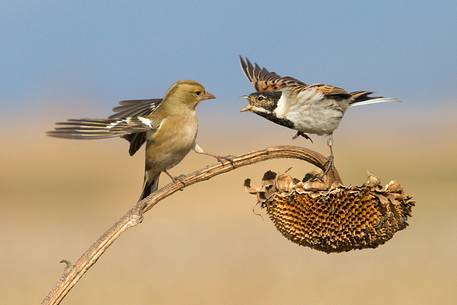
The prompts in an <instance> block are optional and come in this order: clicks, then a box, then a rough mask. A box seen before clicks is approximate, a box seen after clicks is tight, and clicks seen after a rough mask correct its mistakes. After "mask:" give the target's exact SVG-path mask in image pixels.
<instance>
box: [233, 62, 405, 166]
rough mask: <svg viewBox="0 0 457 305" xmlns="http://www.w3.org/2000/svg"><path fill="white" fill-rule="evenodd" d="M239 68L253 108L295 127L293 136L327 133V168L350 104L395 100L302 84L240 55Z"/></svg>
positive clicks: (259, 113)
mask: <svg viewBox="0 0 457 305" xmlns="http://www.w3.org/2000/svg"><path fill="white" fill-rule="evenodd" d="M240 62H241V68H242V70H243V72H244V74H245V75H246V77H247V78H248V79H249V81H250V82H251V83H252V84H253V85H254V87H255V89H256V92H254V93H251V94H250V95H248V96H244V97H246V98H247V100H248V105H247V106H246V107H244V108H243V109H241V111H250V112H254V113H256V114H258V115H260V116H262V117H264V118H266V119H268V120H270V121H272V122H275V123H276V124H279V125H282V126H285V127H288V128H291V129H294V130H296V131H297V132H296V134H295V136H294V137H293V138H294V139H295V138H296V137H298V136H303V137H305V138H307V139H310V140H311V138H310V137H309V136H308V133H309V134H316V135H327V136H328V139H327V145H328V146H329V148H330V158H329V161H330V162H329V163H328V167H327V168H328V169H329V168H330V167H331V165H332V164H333V149H332V145H333V139H332V136H333V131H334V130H335V129H336V128H337V127H338V125H339V124H340V121H341V119H342V118H343V115H344V113H345V112H346V110H347V109H348V108H349V106H358V105H368V104H376V103H387V102H397V101H399V100H398V99H395V98H385V97H381V96H371V94H372V93H373V92H369V91H354V92H347V91H346V90H344V89H342V88H338V87H335V86H332V85H326V84H311V85H308V84H305V83H304V82H302V81H300V80H298V79H295V78H293V77H290V76H284V77H282V76H279V75H278V74H276V73H275V72H270V71H268V70H267V69H265V68H261V67H260V66H259V65H257V64H252V63H251V62H250V61H249V60H248V59H247V58H243V57H241V56H240Z"/></svg>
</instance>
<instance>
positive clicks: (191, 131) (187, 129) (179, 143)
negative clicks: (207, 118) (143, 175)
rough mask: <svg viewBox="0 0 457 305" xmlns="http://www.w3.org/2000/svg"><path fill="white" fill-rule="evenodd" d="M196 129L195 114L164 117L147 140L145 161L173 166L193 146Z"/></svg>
mask: <svg viewBox="0 0 457 305" xmlns="http://www.w3.org/2000/svg"><path fill="white" fill-rule="evenodd" d="M197 131H198V121H197V118H196V116H195V115H185V116H171V117H167V118H165V119H164V120H162V123H161V124H160V126H159V128H158V130H157V131H156V132H155V133H154V134H153V135H152V136H151V138H150V139H149V140H148V144H147V147H146V155H147V156H146V158H147V161H149V162H150V163H153V164H151V165H154V164H155V165H156V166H160V167H163V169H168V168H171V167H173V166H175V165H176V164H178V163H179V162H180V161H181V160H182V159H183V158H184V157H185V156H186V155H187V154H188V153H189V151H190V150H191V149H192V148H193V147H194V144H195V139H196V137H197Z"/></svg>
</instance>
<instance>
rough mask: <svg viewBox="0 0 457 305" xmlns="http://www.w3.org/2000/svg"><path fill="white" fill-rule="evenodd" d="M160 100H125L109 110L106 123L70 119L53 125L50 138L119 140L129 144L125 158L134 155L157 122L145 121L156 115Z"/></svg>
mask: <svg viewBox="0 0 457 305" xmlns="http://www.w3.org/2000/svg"><path fill="white" fill-rule="evenodd" d="M161 102H162V99H144V100H125V101H121V102H119V106H117V107H115V108H113V111H114V114H112V115H111V116H109V117H108V118H107V119H70V120H67V121H66V122H58V123H56V125H57V127H56V128H55V129H54V130H53V131H49V132H47V134H48V135H49V136H51V137H57V138H65V139H80V140H81V139H82V140H92V139H94V140H95V139H107V138H115V137H121V138H124V139H126V140H127V141H129V142H130V148H129V154H130V155H134V154H135V153H136V152H137V151H138V150H139V149H140V147H141V146H142V145H143V143H144V142H145V141H146V135H147V132H151V131H152V132H154V131H155V130H156V129H157V126H158V124H159V122H154V121H152V120H151V119H149V118H147V116H148V115H149V114H151V113H152V112H154V111H156V110H157V108H158V107H159V106H160V104H161Z"/></svg>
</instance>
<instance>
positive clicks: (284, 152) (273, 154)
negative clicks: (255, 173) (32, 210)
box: [41, 146, 342, 305]
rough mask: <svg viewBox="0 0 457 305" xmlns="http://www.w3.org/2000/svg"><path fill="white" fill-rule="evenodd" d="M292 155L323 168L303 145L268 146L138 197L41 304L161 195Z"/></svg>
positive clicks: (69, 284)
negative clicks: (245, 167) (240, 168)
mask: <svg viewBox="0 0 457 305" xmlns="http://www.w3.org/2000/svg"><path fill="white" fill-rule="evenodd" d="M278 158H295V159H301V160H304V161H306V162H309V163H311V164H313V165H315V166H317V167H319V168H320V169H322V170H325V164H326V162H327V158H326V157H324V156H323V155H321V154H319V153H317V152H315V151H312V150H310V149H307V148H303V147H297V146H272V147H268V148H265V149H262V150H258V151H254V152H251V153H247V154H243V155H239V156H235V157H233V158H232V162H229V161H227V162H224V163H223V164H222V163H218V164H215V165H210V166H207V167H206V168H203V169H200V170H197V171H195V172H193V173H190V174H188V175H185V176H181V177H180V179H179V181H177V182H174V183H170V184H167V185H165V186H164V187H162V188H161V189H159V190H158V191H156V192H154V193H152V194H151V195H149V196H148V197H147V198H145V199H143V200H142V201H139V202H138V203H137V204H135V206H134V207H133V208H131V209H130V210H129V211H128V212H127V213H126V214H125V215H124V216H122V217H121V218H120V219H119V220H118V221H117V222H116V223H115V224H113V225H112V226H111V228H109V229H108V230H107V231H106V232H105V233H104V234H103V235H102V236H101V237H100V238H99V239H97V241H96V242H95V243H93V244H92V245H91V246H90V248H89V249H88V250H87V251H86V252H84V253H83V254H82V255H81V257H80V258H79V259H78V260H77V261H76V262H75V264H73V265H70V266H67V268H65V271H64V273H63V274H62V276H61V277H60V279H59V281H58V283H57V285H56V286H55V287H54V288H53V289H52V290H51V291H50V292H49V294H48V295H47V296H46V298H45V299H44V300H43V302H42V303H41V304H42V305H56V304H60V302H61V301H62V300H63V299H64V298H65V296H66V295H67V294H68V292H69V291H70V290H71V289H72V288H73V287H74V286H75V285H76V284H77V283H78V281H79V280H80V279H81V278H82V277H83V275H84V274H85V273H86V272H87V271H88V270H89V269H90V268H91V267H92V266H93V265H94V264H95V263H96V262H97V260H98V259H99V258H100V257H101V256H102V255H103V253H104V252H105V251H106V250H107V249H108V248H109V246H111V244H113V243H114V242H115V241H116V240H117V239H118V238H119V236H120V235H121V234H122V233H123V232H124V231H125V230H127V229H128V228H130V227H133V226H135V225H137V224H139V223H141V222H142V220H143V214H144V213H146V212H147V211H149V210H150V209H151V208H152V207H153V206H155V205H156V204H157V203H159V202H160V201H161V200H162V199H165V198H167V197H168V196H170V195H172V194H173V193H175V192H177V191H179V190H181V189H183V188H185V187H187V186H190V185H192V184H195V183H198V182H202V181H205V180H208V179H211V178H212V177H214V176H218V175H221V174H223V173H226V172H230V171H232V170H234V169H236V168H239V167H243V166H246V165H250V164H254V163H257V162H261V161H265V160H270V159H278ZM327 177H328V180H329V185H335V184H341V183H342V181H341V178H340V176H339V174H338V172H337V170H336V168H335V167H332V168H331V169H330V170H329V171H328V173H327Z"/></svg>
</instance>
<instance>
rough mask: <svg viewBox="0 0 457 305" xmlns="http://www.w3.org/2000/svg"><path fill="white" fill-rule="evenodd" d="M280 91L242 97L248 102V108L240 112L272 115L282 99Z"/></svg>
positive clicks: (256, 93) (255, 93)
mask: <svg viewBox="0 0 457 305" xmlns="http://www.w3.org/2000/svg"><path fill="white" fill-rule="evenodd" d="M281 94H282V93H281V92H280V91H272V92H254V93H251V94H249V95H245V96H242V97H243V98H246V99H247V100H248V104H247V105H246V107H244V108H242V109H241V110H240V111H242V112H245V111H251V112H255V113H272V112H273V111H274V110H275V108H276V106H277V104H278V101H279V99H280V98H281Z"/></svg>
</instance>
